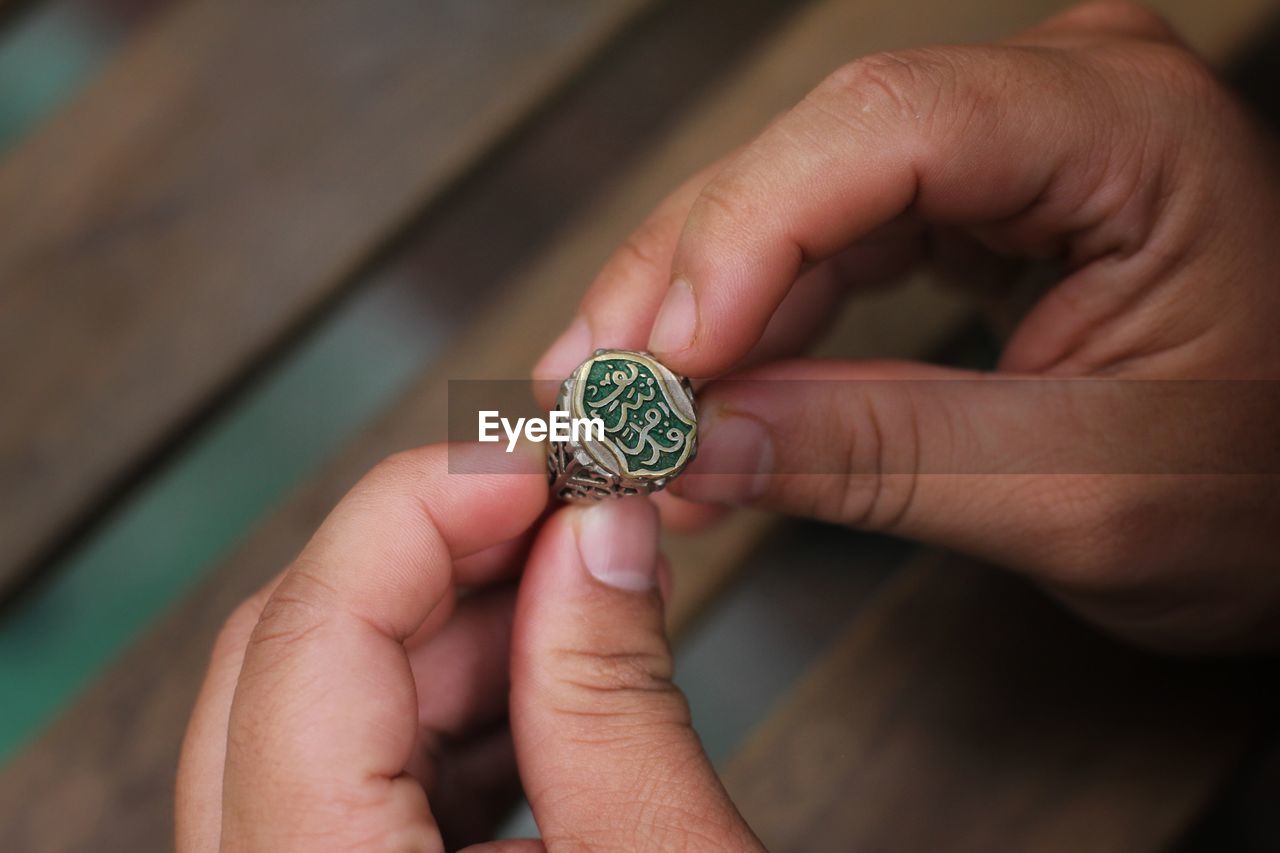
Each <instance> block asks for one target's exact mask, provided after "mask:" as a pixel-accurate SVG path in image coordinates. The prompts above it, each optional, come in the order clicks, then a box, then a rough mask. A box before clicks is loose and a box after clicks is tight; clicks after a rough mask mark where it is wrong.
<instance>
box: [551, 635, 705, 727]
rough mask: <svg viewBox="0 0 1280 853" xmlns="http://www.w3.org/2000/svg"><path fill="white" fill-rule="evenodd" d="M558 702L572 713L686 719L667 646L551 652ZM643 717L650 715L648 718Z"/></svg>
mask: <svg viewBox="0 0 1280 853" xmlns="http://www.w3.org/2000/svg"><path fill="white" fill-rule="evenodd" d="M553 657H554V671H555V672H556V681H557V686H558V687H559V691H558V692H559V696H558V706H559V709H560V710H561V711H563V712H566V713H569V714H572V715H581V716H592V717H615V716H616V717H623V716H625V717H628V718H633V719H634V721H635V722H637V723H642V722H644V721H645V720H646V719H648V720H649V721H651V722H657V723H671V722H680V721H683V722H686V723H687V722H688V706H687V704H686V703H685V701H684V696H683V694H682V693H681V692H680V690H679V689H678V688H677V687H676V686H675V684H674V683H673V681H672V675H673V665H672V661H671V655H670V653H669V652H668V651H667V649H666V648H665V645H664V647H663V648H661V649H659V648H653V649H646V650H635V651H625V652H612V653H611V652H604V651H599V650H595V649H590V650H583V649H577V648H574V649H567V648H566V649H559V650H557V651H556V652H555V654H554V656H553ZM645 715H648V716H647V717H646V716H645Z"/></svg>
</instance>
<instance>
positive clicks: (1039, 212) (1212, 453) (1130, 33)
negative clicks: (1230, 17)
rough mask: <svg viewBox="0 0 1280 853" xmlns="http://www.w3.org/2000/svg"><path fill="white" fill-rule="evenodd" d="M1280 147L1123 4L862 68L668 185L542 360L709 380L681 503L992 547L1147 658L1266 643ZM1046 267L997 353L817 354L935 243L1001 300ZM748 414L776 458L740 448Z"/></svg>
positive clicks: (1272, 548) (1277, 407) (1274, 504)
mask: <svg viewBox="0 0 1280 853" xmlns="http://www.w3.org/2000/svg"><path fill="white" fill-rule="evenodd" d="M1274 155H1275V149H1274V147H1273V142H1272V140H1271V139H1270V138H1269V137H1267V136H1266V135H1265V134H1264V133H1263V132H1262V131H1261V130H1260V129H1259V128H1258V127H1257V126H1256V125H1255V123H1254V120H1253V118H1252V117H1251V116H1250V115H1249V114H1248V113H1247V112H1246V111H1245V110H1244V109H1242V108H1241V106H1240V105H1239V104H1238V103H1236V101H1235V100H1234V99H1233V98H1232V96H1231V95H1230V94H1229V93H1228V92H1227V91H1226V90H1225V89H1224V88H1223V87H1222V85H1221V84H1220V83H1219V82H1218V81H1217V80H1216V79H1215V78H1214V76H1213V75H1212V73H1211V72H1210V71H1209V70H1208V69H1207V68H1206V67H1205V66H1204V64H1203V62H1202V61H1201V60H1200V59H1199V58H1198V57H1196V56H1195V55H1194V54H1192V53H1191V52H1190V51H1189V50H1188V49H1187V48H1186V47H1185V46H1184V45H1183V44H1182V43H1181V42H1180V41H1178V39H1177V37H1176V36H1175V35H1174V34H1173V33H1172V32H1171V31H1170V30H1169V28H1168V27H1167V26H1166V25H1165V24H1164V23H1163V22H1162V21H1161V20H1160V19H1159V18H1158V17H1156V16H1155V15H1153V14H1152V13H1150V12H1148V11H1146V10H1145V9H1143V8H1141V7H1138V6H1134V5H1130V4H1127V3H1115V2H1106V3H1093V4H1088V5H1084V6H1080V7H1076V8H1074V9H1072V10H1069V11H1067V12H1065V13H1063V14H1061V15H1059V16H1057V17H1055V18H1052V19H1050V20H1049V21H1047V22H1045V23H1043V24H1041V25H1039V26H1038V27H1036V28H1034V29H1032V30H1030V31H1028V32H1025V33H1022V34H1020V35H1018V36H1016V37H1014V38H1012V39H1009V40H1007V41H1005V42H1001V43H999V44H994V45H980V46H966V47H944V48H929V49H920V50H907V51H899V52H895V53H890V54H882V55H876V56H871V57H867V58H864V59H859V60H857V61H855V62H852V63H850V64H849V65H846V66H844V67H843V68H841V69H839V70H837V71H836V72H835V73H833V74H832V75H831V76H830V77H829V78H827V79H826V80H825V81H824V82H822V83H821V84H820V85H819V86H818V87H817V88H816V89H814V90H813V91H812V92H811V93H810V94H809V95H808V96H807V97H806V98H805V99H804V100H803V101H802V102H800V103H799V104H797V105H796V106H795V107H794V108H793V109H792V110H790V111H789V112H787V113H786V114H784V115H783V116H781V117H780V118H778V119H777V120H776V121H775V122H774V123H773V124H772V125H771V126H770V127H768V128H767V129H766V130H765V131H764V132H763V133H762V134H761V135H760V136H759V137H758V138H756V139H755V140H754V141H752V142H751V143H750V144H748V145H747V146H746V147H745V148H743V149H741V150H740V151H738V152H736V153H734V154H732V155H731V156H730V157H728V158H727V159H726V160H724V161H723V162H721V163H719V164H717V165H716V166H714V167H712V168H711V169H709V170H708V171H707V172H705V173H703V174H701V175H698V176H696V177H695V178H693V179H692V180H691V181H690V182H689V183H688V184H686V185H685V186H684V187H682V188H680V189H679V190H677V191H676V192H675V193H674V194H673V195H672V196H670V197H669V198H668V199H667V200H666V201H664V202H663V203H662V204H661V205H660V206H659V207H658V209H657V210H656V211H655V212H654V213H653V215H652V216H651V217H650V218H649V220H648V221H647V222H646V223H644V224H643V225H642V226H641V228H640V229H639V230H638V231H637V232H636V233H635V234H634V235H632V236H631V238H630V239H629V240H628V241H626V243H625V244H624V245H623V246H622V247H621V248H620V249H619V251H618V252H617V253H616V254H615V255H614V256H613V257H612V259H611V260H610V261H609V262H608V263H607V264H606V266H605V268H604V269H603V271H602V272H601V274H600V275H599V277H598V278H597V279H596V280H595V282H594V283H593V284H592V285H591V287H590V289H589V291H588V292H587V294H586V296H585V298H584V299H583V301H582V304H581V306H580V308H579V313H578V318H577V319H575V320H574V321H573V325H571V327H570V328H571V333H569V334H566V335H565V336H564V337H562V338H561V339H560V340H559V341H558V342H557V343H556V344H555V345H553V347H552V348H551V349H550V350H549V352H548V353H547V355H546V356H545V357H544V358H543V360H542V362H541V363H540V364H539V366H538V368H537V369H536V370H535V375H537V376H539V377H543V378H545V377H550V376H556V375H558V376H563V375H565V373H566V372H567V371H566V369H565V367H564V365H566V364H570V365H572V363H575V362H576V361H578V360H580V357H581V356H583V355H585V354H586V353H587V352H589V351H590V349H591V348H593V347H599V346H612V347H627V348H639V349H649V350H651V351H653V352H654V353H655V354H656V355H658V356H659V357H660V358H661V359H662V360H663V361H664V362H665V363H666V364H667V365H668V366H669V367H671V368H672V369H673V370H675V371H676V372H677V373H683V374H685V375H687V376H690V377H692V378H695V380H701V381H702V382H703V383H704V384H703V387H702V390H701V392H700V396H699V405H700V410H701V412H702V415H701V418H702V423H701V426H700V449H699V458H698V460H697V461H695V463H694V464H693V466H692V467H691V468H690V470H689V472H688V473H687V474H686V475H685V476H683V477H682V478H681V479H680V480H678V481H676V482H675V483H674V484H673V486H672V491H673V492H674V493H675V495H677V496H679V497H683V498H686V499H694V500H698V501H704V502H715V503H721V504H727V505H737V504H752V505H755V506H759V507H764V508H769V509H774V510H778V511H782V512H787V513H792V514H797V515H803V516H810V517H816V518H820V519H824V520H828V521H837V522H843V523H847V524H851V525H854V526H857V527H860V528H865V529H869V530H878V531H884V532H889V533H894V534H899V535H902V536H906V537H910V538H914V539H919V540H923V541H927V542H931V543H934V544H938V545H942V546H945V547H948V548H953V549H956V550H959V551H962V552H965V553H969V554H972V555H975V556H978V557H981V558H985V559H987V560H990V561H993V562H995V563H997V564H1000V565H1003V566H1007V567H1009V568H1011V569H1014V570H1017V571H1019V572H1022V573H1024V574H1026V575H1027V576H1029V577H1031V578H1033V579H1035V580H1036V581H1038V582H1040V583H1041V584H1043V585H1044V586H1045V587H1046V588H1048V589H1049V590H1051V591H1052V592H1054V593H1055V594H1057V595H1059V596H1060V597H1062V598H1063V599H1064V600H1066V601H1067V602H1068V603H1069V604H1070V605H1072V606H1073V607H1074V608H1075V609H1076V610H1077V611H1078V612H1080V613H1081V614H1082V615H1084V616H1085V617H1087V618H1089V619H1091V620H1093V621H1095V622H1096V623H1098V624H1100V625H1102V626H1104V627H1106V628H1107V629H1109V630H1111V631H1113V632H1115V633H1117V634H1120V635H1121V636H1123V637H1126V638H1128V639H1130V640H1133V641H1135V642H1139V643H1143V644H1147V645H1151V646H1154V647H1157V648H1161V649H1167V650H1175V651H1182V652H1205V651H1218V650H1222V649H1238V648H1251V647H1257V646H1274V644H1275V642H1276V639H1277V633H1278V632H1280V619H1278V618H1277V609H1278V607H1280V572H1278V571H1276V568H1277V565H1276V559H1275V556H1274V555H1275V554H1276V553H1277V544H1278V543H1277V534H1276V532H1275V524H1274V523H1273V521H1272V519H1274V518H1275V517H1276V513H1277V511H1280V478H1277V477H1276V476H1275V474H1276V473H1277V472H1280V464H1278V463H1277V459H1276V449H1275V446H1274V445H1275V442H1274V440H1273V438H1271V437H1269V436H1268V435H1267V434H1266V433H1267V430H1266V429H1265V424H1267V423H1271V424H1274V423H1276V422H1277V421H1278V419H1280V401H1277V400H1276V391H1275V390H1274V388H1273V385H1274V383H1272V382H1269V381H1268V380H1275V379H1276V378H1278V377H1280V334H1277V333H1276V330H1277V329H1280V287H1277V286H1276V281H1277V280H1280V241H1277V240H1276V239H1275V223H1276V222H1277V221H1280V176H1278V175H1277V158H1276V157H1275V156H1274ZM1045 260H1053V261H1054V262H1056V263H1057V264H1058V265H1059V267H1060V268H1061V270H1062V275H1061V276H1060V278H1059V280H1057V282H1056V283H1055V284H1053V286H1052V287H1050V288H1049V289H1047V291H1046V292H1044V293H1043V294H1042V295H1041V296H1040V297H1039V299H1038V301H1036V302H1035V303H1034V304H1033V305H1032V306H1031V308H1030V310H1029V311H1028V312H1027V313H1026V314H1025V315H1024V316H1023V317H1022V318H1021V320H1020V321H1019V322H1018V323H1017V325H1016V327H1015V328H1014V329H1013V332H1012V334H1011V336H1010V337H1009V339H1008V341H1007V343H1006V345H1005V347H1004V351H1003V354H1002V357H1001V359H1000V362H999V365H998V368H997V370H996V371H995V372H993V373H978V372H972V371H963V370H956V369H950V368H943V367H938V366H934V365H928V364H921V363H916V362H884V361H855V362H839V361H814V360H803V359H798V358H795V356H797V355H800V354H802V353H803V349H804V344H805V342H806V341H809V340H812V339H813V338H814V336H815V335H816V334H817V332H819V331H820V330H821V326H822V318H824V317H827V316H829V315H830V314H831V312H832V309H833V307H834V305H835V303H836V302H837V301H838V300H840V299H842V298H844V297H845V296H846V295H847V294H856V293H858V292H859V291H863V290H865V289H866V288H868V287H870V286H878V285H885V284H892V283H893V282H894V281H895V280H897V279H898V278H899V277H900V275H901V273H902V272H903V271H905V270H907V269H910V268H911V267H913V266H916V265H918V264H921V263H931V262H934V263H942V264H943V265H947V264H948V263H950V265H951V266H952V268H953V269H952V271H953V272H954V271H955V267H956V266H959V267H961V269H965V270H968V271H969V272H970V274H971V275H972V274H973V272H974V271H976V272H977V273H978V275H979V277H981V278H982V279H983V280H984V281H983V284H984V291H985V293H984V295H987V296H990V295H992V293H991V292H992V291H996V293H997V295H998V293H999V291H1000V289H1001V286H1002V285H1001V283H1000V281H999V279H998V277H993V275H992V272H993V271H999V270H1002V269H1008V268H1009V267H1010V266H1011V265H1017V264H1021V263H1025V262H1031V261H1035V262H1044V261H1045ZM957 262H958V263H957ZM574 329H586V330H587V333H586V334H582V333H581V332H572V330H574ZM726 377H728V380H727V381H726ZM1085 378H1087V379H1095V380H1097V379H1105V380H1107V382H1105V383H1103V382H1091V383H1080V382H1071V381H1069V380H1078V379H1085ZM744 379H749V380H754V379H759V380H761V381H740V380H744ZM1015 379H1017V380H1024V381H1023V383H1022V384H1021V385H1019V386H1016V387H1017V388H1021V389H1024V390H1023V391H1021V392H1018V393H1005V392H1004V391H1005V390H1007V389H1012V388H1015V385H1014V384H1013V382H1012V380H1015ZM903 380H912V381H911V382H907V381H903ZM1027 380H1036V381H1035V382H1031V381H1027ZM1154 380H1163V381H1165V383H1166V384H1165V389H1166V390H1169V389H1174V390H1177V391H1179V392H1180V393H1183V394H1184V395H1185V396H1186V397H1188V399H1184V400H1182V402H1180V403H1177V404H1175V403H1173V402H1172V401H1169V400H1163V399H1161V398H1160V392H1159V390H1158V388H1157V387H1156V386H1155V385H1154V384H1153V381H1154ZM1170 380H1178V382H1176V383H1172V384H1170V383H1169V381H1170ZM1190 380H1215V381H1213V382H1202V383H1198V384H1197V383H1193V382H1191V381H1190ZM1221 380H1251V381H1252V383H1251V384H1245V383H1240V382H1236V383H1235V384H1232V383H1227V382H1222V381H1221ZM1099 389H1101V391H1099ZM1157 404H1158V405H1157ZM750 423H753V424H754V425H755V427H754V428H755V429H756V430H757V431H758V432H761V431H762V432H763V433H764V434H765V436H766V443H767V445H768V446H769V448H770V453H769V454H768V455H770V456H771V457H772V458H771V459H766V460H761V459H760V458H759V454H758V453H756V454H752V453H747V452H744V451H743V448H742V447H741V446H739V445H741V444H742V437H743V434H744V433H745V432H746V431H747V430H749V429H750V428H751V427H749V426H748V425H747V424H750ZM1272 432H1273V430H1272ZM1233 453H1234V454H1235V455H1236V461H1235V462H1234V463H1231V457H1232V454H1233ZM1054 454H1056V455H1054ZM1046 456H1048V457H1050V458H1048V459H1047V460H1046V459H1045V457H1046ZM1240 460H1243V462H1242V461H1240ZM666 512H667V513H668V514H671V515H678V514H680V513H681V512H682V507H680V506H679V505H675V504H673V505H669V506H668V507H667V508H666Z"/></svg>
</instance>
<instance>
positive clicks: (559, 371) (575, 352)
mask: <svg viewBox="0 0 1280 853" xmlns="http://www.w3.org/2000/svg"><path fill="white" fill-rule="evenodd" d="M589 355H591V328H590V327H589V326H588V325H587V321H586V319H585V318H583V317H577V318H575V319H574V321H573V322H572V323H570V324H569V328H567V329H565V330H564V331H563V332H561V333H560V337H558V338H556V340H555V343H553V344H552V345H551V346H550V347H549V348H548V349H547V351H546V353H544V354H543V356H542V358H541V359H539V360H538V364H537V365H536V366H535V367H534V368H533V375H534V378H536V379H553V380H555V381H556V382H559V381H561V380H562V379H564V378H565V377H566V376H568V375H569V374H570V373H571V372H572V371H573V369H574V368H575V367H577V366H578V365H579V364H582V362H584V361H586V360H587V356H589Z"/></svg>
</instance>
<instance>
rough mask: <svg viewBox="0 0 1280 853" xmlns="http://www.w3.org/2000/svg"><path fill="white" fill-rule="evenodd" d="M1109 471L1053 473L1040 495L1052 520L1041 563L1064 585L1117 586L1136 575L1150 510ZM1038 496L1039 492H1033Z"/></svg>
mask: <svg viewBox="0 0 1280 853" xmlns="http://www.w3.org/2000/svg"><path fill="white" fill-rule="evenodd" d="M1113 480H1114V478H1109V477H1106V476H1088V477H1070V478H1064V479H1061V480H1059V479H1058V478H1050V480H1049V481H1048V482H1049V483H1050V486H1049V488H1047V489H1045V490H1043V491H1042V492H1041V494H1040V495H1039V498H1038V502H1039V503H1041V504H1042V506H1043V510H1042V517H1043V518H1046V519H1050V520H1051V530H1050V532H1049V535H1048V536H1046V537H1045V549H1044V552H1043V555H1042V557H1041V562H1042V565H1041V566H1040V567H1039V568H1040V570H1041V571H1043V572H1045V573H1046V575H1047V579H1048V580H1050V581H1052V582H1055V583H1058V584H1061V585H1063V586H1066V587H1071V588H1076V589H1089V590H1105V589H1116V588H1121V587H1125V586H1128V585H1130V584H1131V583H1132V582H1133V580H1134V573H1133V570H1134V569H1135V568H1136V564H1135V563H1134V562H1133V561H1132V560H1131V559H1130V558H1131V556H1132V555H1133V554H1134V553H1135V548H1134V545H1135V543H1136V541H1137V537H1138V533H1139V531H1140V530H1141V527H1142V524H1143V519H1144V517H1145V515H1146V511H1145V503H1146V501H1145V500H1143V499H1142V498H1141V497H1140V496H1139V495H1138V494H1137V492H1136V491H1135V490H1134V489H1132V488H1123V487H1119V486H1118V484H1117V483H1116V482H1114V481H1113ZM1033 499H1035V498H1033Z"/></svg>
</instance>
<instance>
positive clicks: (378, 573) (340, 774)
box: [177, 445, 758, 853]
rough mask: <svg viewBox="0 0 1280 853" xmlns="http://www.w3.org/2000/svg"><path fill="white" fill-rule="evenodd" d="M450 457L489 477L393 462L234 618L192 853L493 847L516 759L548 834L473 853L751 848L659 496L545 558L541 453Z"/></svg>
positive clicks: (192, 729)
mask: <svg viewBox="0 0 1280 853" xmlns="http://www.w3.org/2000/svg"><path fill="white" fill-rule="evenodd" d="M451 452H452V453H455V454H469V453H475V454H477V455H478V456H483V458H482V459H481V458H476V459H474V460H471V461H470V462H467V463H466V464H469V465H471V466H472V468H469V470H484V471H486V472H492V473H485V474H460V473H452V474H451V473H449V472H448V460H447V454H446V449H445V448H444V447H442V446H438V447H429V448H425V449H422V450H416V451H412V452H408V453H403V454H400V455H398V456H395V457H392V458H391V459H389V460H388V461H387V462H385V463H383V464H382V465H380V466H378V467H377V468H375V469H374V470H373V471H372V472H371V473H370V474H369V475H368V476H367V477H365V478H364V479H363V480H362V481H361V482H360V483H359V484H358V485H357V486H356V487H355V488H354V489H353V490H352V491H351V493H350V494H348V495H347V496H346V498H344V499H343V501H342V502H341V503H340V504H339V505H338V507H337V508H336V509H335V510H334V511H333V513H332V514H331V515H330V516H329V518H328V519H327V520H326V521H325V522H324V524H323V525H322V526H321V528H320V529H319V530H318V531H317V533H316V534H315V536H314V537H313V539H312V540H311V542H310V543H309V544H308V545H307V547H306V548H305V550H304V551H303V552H302V554H301V555H300V556H299V557H298V558H297V560H296V561H295V562H294V563H293V565H292V566H290V567H289V568H288V569H287V570H286V571H285V572H284V573H283V574H282V575H281V576H280V577H279V578H278V579H277V580H276V581H274V582H273V583H271V584H269V585H268V586H267V587H266V588H264V589H263V590H262V591H261V592H259V593H258V594H257V595H255V596H254V597H253V598H251V599H250V600H249V601H247V602H245V603H244V605H242V606H241V607H240V608H239V609H238V610H237V611H236V612H235V614H234V615H233V616H232V617H231V618H230V619H229V620H228V622H227V624H226V626H225V628H224V629H223V631H222V634H221V635H220V637H219V639H218V641H217V644H216V647H215V649H214V652H213V658H212V661H211V664H210V668H209V672H208V675H207V677H206V681H205V684H204V687H203V688H202V690H201V692H200V696H199V699H198V701H197V704H196V707H195V710H194V712H193V714H192V718H191V723H190V726H189V728H188V731H187V738H186V741H185V743H184V745H183V753H182V760H181V765H180V768H179V774H178V797H177V799H178V807H177V834H178V848H179V849H180V850H182V851H184V853H195V851H209V850H218V849H222V850H264V851H272V853H283V851H289V850H305V851H308V853H311V851H319V850H342V851H351V850H442V849H444V847H445V844H446V843H447V844H448V845H449V847H450V848H451V849H452V848H454V847H456V846H457V845H458V844H460V843H467V842H471V841H474V840H477V839H481V838H487V837H489V834H490V833H491V832H492V829H493V825H494V823H495V822H496V821H497V820H498V818H500V817H501V815H502V813H503V811H504V810H505V809H506V808H508V807H509V806H510V805H511V804H512V797H513V796H514V794H515V793H516V792H517V791H518V785H517V781H516V775H515V772H516V764H517V762H518V764H519V771H520V778H521V779H522V780H523V783H524V790H525V792H526V795H527V796H528V798H529V802H530V804H531V806H532V809H533V814H534V817H535V818H536V819H537V822H538V827H539V829H540V831H541V833H542V838H543V841H541V842H536V841H502V842H492V843H487V844H480V845H478V846H476V847H474V848H472V849H475V850H494V851H525V850H542V849H544V846H543V845H544V844H545V849H548V850H552V851H554V850H559V849H566V848H572V849H575V850H577V849H596V848H610V849H664V850H686V849H689V850H692V849H716V850H721V849H733V850H749V849H755V848H758V843H757V842H756V841H755V839H754V837H753V836H752V835H751V832H750V830H749V829H748V828H747V827H746V825H745V824H744V823H743V822H742V820H741V818H740V817H739V816H738V814H737V812H736V811H735V809H734V807H733V804H732V803H731V802H730V801H729V799H728V797H727V795H726V794H725V792H724V790H723V788H722V787H721V786H720V783H719V781H718V780H717V778H716V775H715V772H714V770H713V769H712V767H711V765H710V763H709V762H708V761H707V758H706V756H705V755H704V753H703V752H702V748H701V745H700V744H699V741H698V738H697V736H696V735H695V734H694V732H693V730H692V728H691V727H690V725H689V714H688V708H687V705H686V704H685V701H684V697H683V696H682V695H681V693H680V691H679V690H678V689H677V688H676V687H675V686H674V685H673V684H672V683H671V656H670V652H669V650H668V647H667V643H666V639H665V635H664V631H663V619H662V601H663V596H662V594H660V590H659V588H660V586H661V585H662V584H663V583H665V581H662V574H663V572H661V571H660V557H659V555H658V553H657V541H656V537H657V521H656V515H655V512H654V510H653V508H652V506H651V505H650V504H649V503H648V501H646V500H633V501H616V502H608V503H604V504H600V505H596V506H592V507H589V508H581V507H577V508H569V509H563V510H561V511H559V512H556V513H555V514H554V515H552V516H550V518H549V519H548V520H547V521H546V522H545V523H544V524H542V525H541V528H540V529H539V530H537V531H536V538H535V539H534V540H533V543H532V549H531V550H530V535H531V532H532V531H533V528H534V526H535V524H536V523H537V522H538V519H539V518H540V516H541V515H542V513H543V511H544V509H545V505H546V500H547V487H546V479H545V474H544V473H543V462H542V460H541V458H538V459H537V460H534V461H533V462H532V465H530V464H529V460H528V459H525V460H523V463H524V464H523V467H522V460H521V459H520V458H519V457H513V456H508V455H507V454H505V453H502V452H500V451H497V449H496V448H494V447H492V446H487V445H477V446H474V447H468V448H459V447H456V446H455V447H454V448H453V450H452V451H451ZM460 459H461V457H455V462H459V460H460ZM463 461H465V460H463ZM455 470H456V469H455ZM531 471H532V472H534V473H530V472H531ZM526 553H527V555H528V556H527V560H526ZM522 568H523V569H524V577H523V580H522V581H521V587H520V593H519V602H518V604H516V602H515V596H514V595H513V593H512V588H511V587H510V585H508V584H504V581H508V580H510V579H511V578H512V577H514V576H515V575H516V574H518V573H519V571H520V570H521V569H522ZM459 588H471V589H472V591H471V593H470V594H468V595H465V596H462V597H458V596H457V595H456V592H457V590H458V589H459ZM513 607H514V613H513ZM509 649H510V650H511V654H510V655H509V654H508V650H509ZM508 674H509V675H510V679H509V680H508ZM508 688H510V728H508V727H507V724H506V719H507V710H508Z"/></svg>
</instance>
